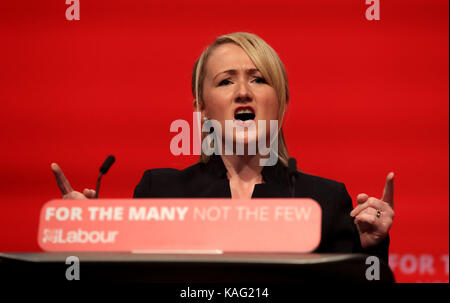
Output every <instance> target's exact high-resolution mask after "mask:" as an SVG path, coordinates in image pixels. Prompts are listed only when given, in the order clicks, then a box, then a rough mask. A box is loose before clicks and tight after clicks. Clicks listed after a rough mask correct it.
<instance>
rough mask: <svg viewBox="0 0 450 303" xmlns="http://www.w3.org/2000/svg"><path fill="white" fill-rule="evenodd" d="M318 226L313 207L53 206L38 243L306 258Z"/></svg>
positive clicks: (157, 202) (231, 202) (51, 247)
mask: <svg viewBox="0 0 450 303" xmlns="http://www.w3.org/2000/svg"><path fill="white" fill-rule="evenodd" d="M321 219H322V210H321V208H320V206H319V204H318V203H317V202H316V201H314V200H312V199H296V198H295V199H294V198H292V199H242V200H238V199H97V200H52V201H49V202H47V203H46V204H45V205H44V206H43V207H42V210H41V214H40V223H39V234H38V243H39V245H40V247H41V248H42V249H43V250H45V251H53V252H57V251H111V252H113V251H115V252H135V253H139V252H141V253H152V252H154V253H162V252H164V253H167V252H175V253H189V252H191V253H208V252H210V253H220V252H311V251H313V250H314V249H316V248H317V246H318V245H319V242H320V235H321Z"/></svg>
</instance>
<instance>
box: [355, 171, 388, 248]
mask: <svg viewBox="0 0 450 303" xmlns="http://www.w3.org/2000/svg"><path fill="white" fill-rule="evenodd" d="M356 200H357V203H358V206H356V207H355V208H354V209H353V210H352V211H351V213H350V216H352V217H354V218H355V224H356V227H357V228H358V232H359V237H360V239H361V245H362V247H363V248H367V247H370V246H373V245H377V244H379V243H380V242H381V241H383V239H384V238H386V236H387V235H388V233H389V229H390V228H391V226H392V220H393V219H394V215H395V214H394V173H392V172H391V173H389V174H388V175H387V177H386V185H385V186H384V190H383V196H382V197H381V200H378V199H377V198H374V197H369V196H368V195H366V194H359V195H358V197H357V198H356Z"/></svg>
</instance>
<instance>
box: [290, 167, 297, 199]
mask: <svg viewBox="0 0 450 303" xmlns="http://www.w3.org/2000/svg"><path fill="white" fill-rule="evenodd" d="M288 176H289V181H290V184H289V185H290V189H291V197H292V198H294V197H295V179H296V178H297V160H295V158H289V160H288Z"/></svg>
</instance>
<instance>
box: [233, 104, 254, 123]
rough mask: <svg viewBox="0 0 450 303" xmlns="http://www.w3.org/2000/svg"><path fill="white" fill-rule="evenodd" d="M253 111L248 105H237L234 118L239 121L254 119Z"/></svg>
mask: <svg viewBox="0 0 450 303" xmlns="http://www.w3.org/2000/svg"><path fill="white" fill-rule="evenodd" d="M255 117H256V115H255V111H254V110H253V108H251V107H249V106H245V107H238V108H236V110H235V111H234V119H235V120H241V121H248V120H255Z"/></svg>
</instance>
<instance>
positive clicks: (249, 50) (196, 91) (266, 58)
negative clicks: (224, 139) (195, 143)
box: [191, 32, 289, 166]
mask: <svg viewBox="0 0 450 303" xmlns="http://www.w3.org/2000/svg"><path fill="white" fill-rule="evenodd" d="M226 43H234V44H237V45H238V46H240V47H241V48H242V49H243V50H244V51H245V53H246V54H247V55H248V56H249V57H250V59H251V60H252V61H253V64H255V66H256V68H257V69H258V70H259V72H260V73H261V74H262V76H263V77H264V78H265V79H266V81H267V83H268V84H269V85H270V86H272V87H273V88H274V89H275V92H276V94H277V97H278V104H279V110H278V125H279V129H278V136H277V137H278V159H279V160H280V161H281V163H282V164H284V165H285V166H287V162H288V159H289V153H288V150H287V146H286V142H285V140H284V136H283V128H282V122H283V117H284V114H285V112H286V106H287V103H288V102H289V87H288V81H287V74H286V70H285V68H284V65H283V62H281V60H280V58H279V57H278V55H277V53H276V52H275V50H274V49H273V48H272V47H270V45H269V44H267V43H266V42H265V41H264V40H263V39H261V38H260V37H258V36H256V35H254V34H250V33H245V32H236V33H232V34H226V35H223V36H220V37H218V38H216V40H215V41H214V43H213V44H211V45H210V46H208V47H207V48H206V50H205V51H204V52H203V53H202V54H201V55H200V57H199V58H198V59H197V61H196V62H195V64H194V68H193V71H192V82H191V85H192V94H193V96H194V98H195V102H196V107H197V111H200V107H204V101H203V98H202V93H203V82H204V80H205V74H206V63H207V61H208V58H209V56H210V55H211V53H212V52H213V51H214V50H215V49H216V48H217V47H218V46H220V45H222V44H226ZM205 136H206V134H204V133H202V139H203V138H204V137H205ZM208 161H209V156H207V155H205V154H203V151H202V154H201V156H200V162H204V163H206V162H208Z"/></svg>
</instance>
